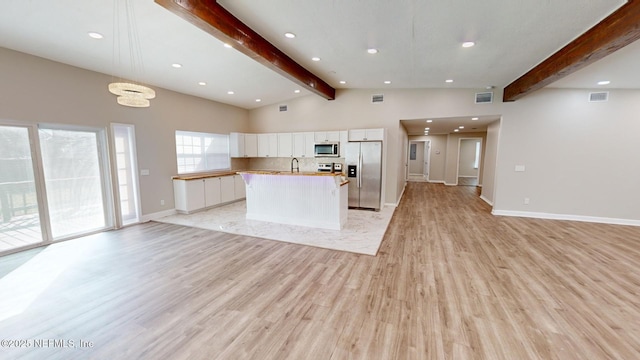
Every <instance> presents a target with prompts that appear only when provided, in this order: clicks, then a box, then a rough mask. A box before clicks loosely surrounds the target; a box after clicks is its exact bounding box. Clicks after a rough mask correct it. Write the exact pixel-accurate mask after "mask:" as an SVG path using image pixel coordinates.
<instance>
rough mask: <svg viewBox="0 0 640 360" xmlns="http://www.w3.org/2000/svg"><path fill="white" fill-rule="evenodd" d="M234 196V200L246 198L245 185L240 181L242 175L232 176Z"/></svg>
mask: <svg viewBox="0 0 640 360" xmlns="http://www.w3.org/2000/svg"><path fill="white" fill-rule="evenodd" d="M233 182H234V195H235V199H236V200H237V199H243V198H246V197H247V185H246V184H245V183H244V180H243V179H242V175H234V176H233Z"/></svg>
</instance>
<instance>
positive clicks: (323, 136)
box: [314, 131, 340, 143]
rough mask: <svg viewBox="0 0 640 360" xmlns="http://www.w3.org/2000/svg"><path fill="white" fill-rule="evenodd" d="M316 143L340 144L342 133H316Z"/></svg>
mask: <svg viewBox="0 0 640 360" xmlns="http://www.w3.org/2000/svg"><path fill="white" fill-rule="evenodd" d="M314 138H315V142H317V143H323V142H338V141H340V131H316V132H315V133H314Z"/></svg>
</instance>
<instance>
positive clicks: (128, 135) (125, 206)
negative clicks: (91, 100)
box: [112, 124, 140, 225]
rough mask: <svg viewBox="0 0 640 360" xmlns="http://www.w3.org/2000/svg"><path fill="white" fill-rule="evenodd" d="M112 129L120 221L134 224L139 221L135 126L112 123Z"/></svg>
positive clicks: (124, 223)
mask: <svg viewBox="0 0 640 360" xmlns="http://www.w3.org/2000/svg"><path fill="white" fill-rule="evenodd" d="M112 129H113V139H114V149H115V153H116V169H117V181H118V198H119V201H120V223H121V224H122V225H129V224H134V223H137V222H139V221H140V202H139V200H138V199H139V196H138V177H137V173H138V170H137V165H136V145H135V144H136V143H135V128H134V127H133V125H125V124H112Z"/></svg>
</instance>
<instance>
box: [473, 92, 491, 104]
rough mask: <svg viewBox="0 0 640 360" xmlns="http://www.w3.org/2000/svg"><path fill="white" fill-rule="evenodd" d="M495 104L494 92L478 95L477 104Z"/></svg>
mask: <svg viewBox="0 0 640 360" xmlns="http://www.w3.org/2000/svg"><path fill="white" fill-rule="evenodd" d="M492 102H493V92H482V93H476V104H489V103H492Z"/></svg>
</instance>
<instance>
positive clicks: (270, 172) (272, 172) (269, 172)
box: [237, 170, 349, 186]
mask: <svg viewBox="0 0 640 360" xmlns="http://www.w3.org/2000/svg"><path fill="white" fill-rule="evenodd" d="M237 173H238V174H240V175H242V174H256V175H287V176H334V177H335V176H341V177H342V176H343V175H342V173H332V172H312V171H300V172H291V171H278V170H243V171H238V172H237ZM348 183H349V180H347V179H346V178H343V180H342V181H341V182H340V186H343V185H346V184H348Z"/></svg>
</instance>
